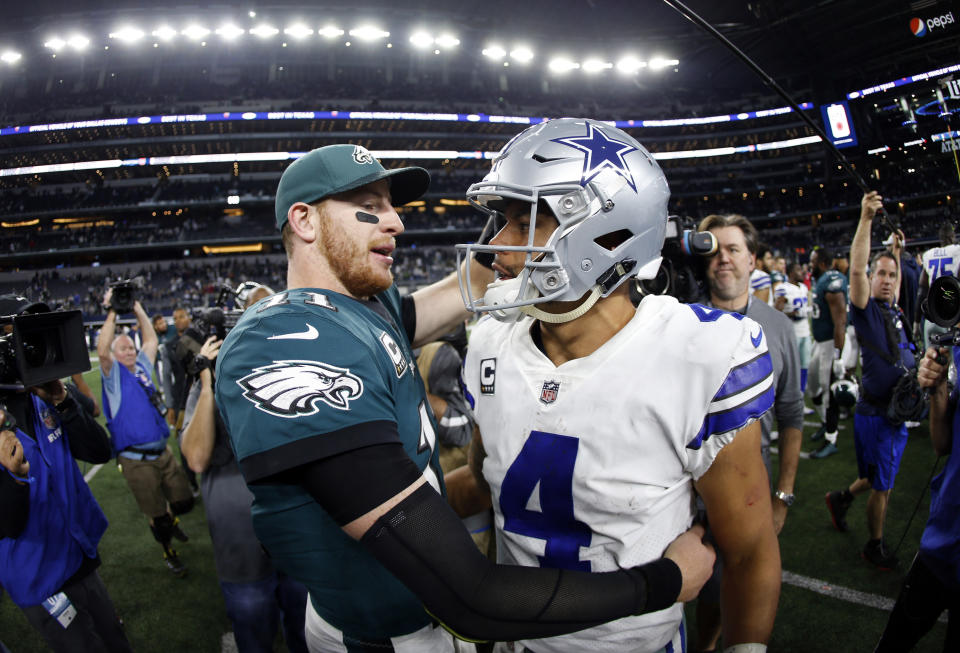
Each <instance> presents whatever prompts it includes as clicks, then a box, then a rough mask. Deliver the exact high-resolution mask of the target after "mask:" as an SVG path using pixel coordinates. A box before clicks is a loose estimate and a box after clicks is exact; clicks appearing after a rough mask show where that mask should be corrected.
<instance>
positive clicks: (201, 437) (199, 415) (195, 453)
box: [180, 336, 223, 474]
mask: <svg viewBox="0 0 960 653" xmlns="http://www.w3.org/2000/svg"><path fill="white" fill-rule="evenodd" d="M221 344H223V341H222V340H217V339H216V336H210V337H209V338H207V341H206V342H205V343H203V347H201V348H200V356H203V357H204V358H206V359H207V360H208V361H211V363H210V365H209V366H208V367H206V368H204V369H203V370H201V371H200V396H199V397H198V398H197V405H196V406H195V407H194V409H193V415H192V416H191V417H190V420H189V422H188V423H187V426H186V428H184V429H183V435H182V437H181V439H180V450H181V451H182V452H183V457H184V458H186V460H187V465H189V466H190V469H192V470H193V471H194V472H196V473H197V474H201V473H203V472H205V471H207V467H209V466H210V456H211V455H213V445H214V444H215V443H216V439H217V426H216V417H215V414H214V411H216V410H217V406H216V403H215V402H214V397H213V374H212V372H211V371H210V369H211V367H212V366H213V362H212V361H213V360H214V359H215V358H216V357H217V352H219V351H220V345H221Z"/></svg>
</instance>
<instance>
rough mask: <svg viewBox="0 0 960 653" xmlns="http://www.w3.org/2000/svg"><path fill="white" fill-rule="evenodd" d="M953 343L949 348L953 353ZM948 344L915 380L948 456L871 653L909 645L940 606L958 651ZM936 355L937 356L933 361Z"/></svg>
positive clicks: (958, 420) (954, 424) (959, 490)
mask: <svg viewBox="0 0 960 653" xmlns="http://www.w3.org/2000/svg"><path fill="white" fill-rule="evenodd" d="M957 351H958V348H956V347H955V348H954V350H953V353H954V357H956V354H957ZM948 352H949V350H948V349H946V348H945V347H944V348H941V349H940V350H939V352H938V351H937V350H936V349H934V348H932V347H931V348H930V349H928V350H927V352H926V355H925V356H924V357H923V358H922V359H921V361H920V370H919V373H918V374H917V380H918V381H919V382H920V386H921V387H923V388H931V389H932V391H931V393H930V440H931V441H932V442H933V449H934V451H936V452H937V455H938V456H949V457H948V458H947V464H946V465H945V466H944V468H943V471H942V472H941V473H940V474H939V475H938V476H937V477H936V478H935V479H933V481H932V482H931V483H930V518H929V519H928V520H927V526H926V528H924V529H923V535H921V536H920V550H919V551H918V552H917V557H916V558H914V560H913V564H912V565H911V566H910V571H908V572H907V577H906V579H905V580H904V581H903V588H902V589H901V590H900V596H898V597H897V602H896V604H895V605H894V606H893V611H892V612H891V613H890V619H889V621H887V627H886V628H885V629H884V631H883V635H882V636H881V637H880V643H879V644H877V648H876V649H875V653H893V652H895V651H909V650H911V649H912V648H913V647H914V645H915V644H916V643H917V642H918V641H919V640H920V638H921V637H923V636H924V635H925V634H926V633H927V632H929V630H930V628H932V627H933V624H934V623H935V622H936V620H937V617H939V616H940V613H941V612H943V611H944V610H945V609H946V610H948V611H949V615H950V616H949V619H950V624H949V626H948V627H947V637H946V640H945V641H944V643H943V650H944V651H960V628H957V622H956V621H955V620H956V619H958V618H960V519H957V515H958V514H960V456H953V455H951V454H952V452H953V451H954V450H955V449H956V448H957V447H960V410H957V405H958V400H960V391H958V390H957V388H954V389H953V391H952V392H951V391H950V389H949V386H948V384H947V368H948V367H949V363H948V362H947V360H946V355H947V353H948ZM938 358H939V361H938Z"/></svg>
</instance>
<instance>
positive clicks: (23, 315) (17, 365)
mask: <svg viewBox="0 0 960 653" xmlns="http://www.w3.org/2000/svg"><path fill="white" fill-rule="evenodd" d="M17 303H19V304H20V306H18V307H17V308H13V309H12V308H11V307H12V306H16V304H17ZM2 304H3V309H4V312H7V311H10V310H16V311H17V313H16V314H14V315H5V316H0V325H2V326H3V333H2V334H0V390H14V391H19V390H23V389H25V388H28V387H30V386H34V385H41V384H43V383H46V382H47V381H53V380H56V379H60V378H62V377H65V376H70V375H72V374H76V373H77V372H85V371H87V370H89V369H90V357H89V355H88V353H87V343H86V338H85V337H84V333H83V315H82V313H81V312H80V311H51V310H50V308H49V307H48V306H47V305H46V304H29V302H28V301H27V300H26V299H25V298H23V297H17V298H15V299H10V298H9V297H8V298H5V299H4V300H3V301H2ZM21 307H22V308H21Z"/></svg>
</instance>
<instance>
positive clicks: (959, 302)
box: [923, 276, 960, 329]
mask: <svg viewBox="0 0 960 653" xmlns="http://www.w3.org/2000/svg"><path fill="white" fill-rule="evenodd" d="M923 313H924V316H925V317H926V318H927V319H928V320H930V321H931V322H933V323H934V324H936V325H937V326H941V327H944V328H948V329H949V328H951V327H953V326H955V325H956V324H957V323H958V322H960V281H958V280H957V278H956V277H953V276H943V277H939V278H938V279H937V280H936V281H934V282H933V283H932V284H931V285H930V293H929V294H928V295H927V299H926V300H925V301H924V303H923Z"/></svg>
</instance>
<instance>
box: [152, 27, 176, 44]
mask: <svg viewBox="0 0 960 653" xmlns="http://www.w3.org/2000/svg"><path fill="white" fill-rule="evenodd" d="M150 35H151V36H156V37H157V38H158V39H160V40H161V41H169V40H171V39H173V38H174V37H175V36H176V35H177V30H175V29H173V28H172V27H170V26H169V25H161V26H160V27H158V28H157V29H155V30H153V31H152V32H150Z"/></svg>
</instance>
